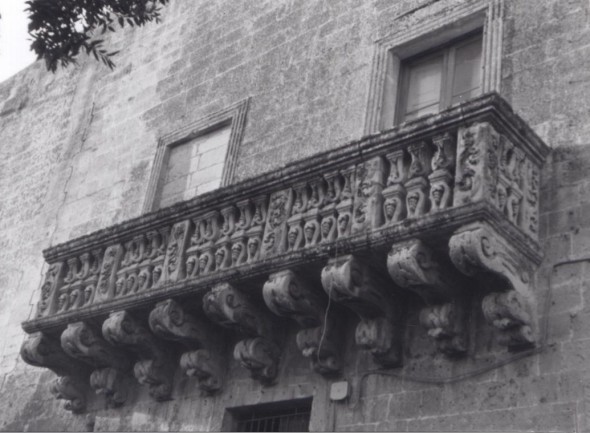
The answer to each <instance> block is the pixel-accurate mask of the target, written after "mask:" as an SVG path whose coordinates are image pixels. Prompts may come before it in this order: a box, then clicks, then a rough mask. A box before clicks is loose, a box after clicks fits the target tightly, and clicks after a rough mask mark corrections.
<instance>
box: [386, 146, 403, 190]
mask: <svg viewBox="0 0 590 433" xmlns="http://www.w3.org/2000/svg"><path fill="white" fill-rule="evenodd" d="M385 158H387V161H388V162H389V176H388V177H387V186H388V187H389V186H392V185H398V184H403V183H404V182H405V180H406V178H407V169H406V165H405V161H404V159H405V158H404V151H403V150H396V151H394V152H391V153H388V154H387V155H385Z"/></svg>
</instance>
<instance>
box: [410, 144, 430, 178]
mask: <svg viewBox="0 0 590 433" xmlns="http://www.w3.org/2000/svg"><path fill="white" fill-rule="evenodd" d="M408 152H409V153H410V156H411V158H412V161H411V162H410V168H409V169H408V179H413V178H417V177H424V176H427V175H428V174H429V173H430V170H431V164H430V162H431V159H432V149H431V148H430V146H428V144H427V143H425V142H423V141H422V142H418V143H414V144H411V145H410V146H408Z"/></svg>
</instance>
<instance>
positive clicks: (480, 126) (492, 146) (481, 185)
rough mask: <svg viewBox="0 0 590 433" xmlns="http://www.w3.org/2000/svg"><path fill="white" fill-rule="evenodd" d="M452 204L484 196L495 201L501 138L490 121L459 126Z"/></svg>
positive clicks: (467, 201)
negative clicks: (466, 126)
mask: <svg viewBox="0 0 590 433" xmlns="http://www.w3.org/2000/svg"><path fill="white" fill-rule="evenodd" d="M457 135H458V138H457V164H456V165H457V167H456V170H455V189H454V191H453V205H454V206H460V205H462V204H465V203H472V202H476V201H481V200H489V201H490V202H492V203H494V201H495V200H494V195H495V190H496V184H497V182H498V165H499V152H500V144H499V143H500V140H499V136H498V133H497V132H496V131H495V130H494V129H493V128H492V126H491V125H490V124H488V123H476V124H474V125H472V126H470V127H468V128H459V132H458V134H457Z"/></svg>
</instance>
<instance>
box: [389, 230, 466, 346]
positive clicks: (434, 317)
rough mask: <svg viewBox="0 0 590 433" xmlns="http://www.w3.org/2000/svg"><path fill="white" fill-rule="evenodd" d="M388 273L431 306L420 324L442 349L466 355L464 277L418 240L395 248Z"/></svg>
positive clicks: (406, 242) (403, 243)
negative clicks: (462, 298) (462, 292)
mask: <svg viewBox="0 0 590 433" xmlns="http://www.w3.org/2000/svg"><path fill="white" fill-rule="evenodd" d="M387 269H388V271H389V275H390V276H391V278H392V279H393V281H395V283H396V284H397V285H398V286H400V287H403V288H405V289H409V290H411V291H413V292H415V293H417V294H418V295H419V296H420V297H421V298H422V299H423V300H424V301H425V302H426V304H427V305H429V307H426V308H424V309H423V311H422V312H421V313H420V323H421V324H422V325H423V326H424V327H426V328H427V330H428V335H430V336H431V337H433V338H434V339H435V340H436V342H437V345H438V347H439V349H440V350H441V351H442V352H443V353H445V354H447V355H457V354H461V353H464V352H465V350H466V349H467V345H466V343H465V342H466V339H467V334H466V332H465V331H466V328H465V323H464V321H465V319H466V314H465V311H464V309H465V307H464V302H463V301H462V300H461V297H462V296H461V284H462V281H461V275H460V274H458V273H457V272H456V271H454V270H453V269H450V268H449V266H448V265H447V266H445V264H444V263H442V262H441V261H440V258H439V257H437V254H436V253H435V252H434V251H433V250H432V249H431V248H429V247H428V246H426V245H425V244H424V243H423V242H422V241H421V240H417V239H413V240H410V241H405V242H400V243H397V244H394V245H393V246H392V248H391V251H390V252H389V255H388V256H387ZM433 304H435V305H433Z"/></svg>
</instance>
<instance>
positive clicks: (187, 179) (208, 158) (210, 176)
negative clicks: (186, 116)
mask: <svg viewBox="0 0 590 433" xmlns="http://www.w3.org/2000/svg"><path fill="white" fill-rule="evenodd" d="M230 134H231V126H229V125H228V126H225V127H222V128H219V129H217V130H215V131H212V132H209V133H207V134H204V135H201V136H200V137H197V138H195V139H194V140H191V141H189V142H187V143H183V144H179V145H178V146H174V147H172V148H171V149H170V154H169V157H168V165H167V166H166V171H165V172H164V175H163V180H162V184H161V193H160V201H159V203H158V207H159V208H162V207H165V206H170V205H172V204H174V203H176V202H179V201H182V200H188V199H191V198H193V197H195V196H197V195H198V194H204V193H206V192H208V191H211V190H214V189H216V188H219V186H220V185H221V177H222V174H223V167H224V164H225V155H226V153H227V145H228V143H229V137H230Z"/></svg>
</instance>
